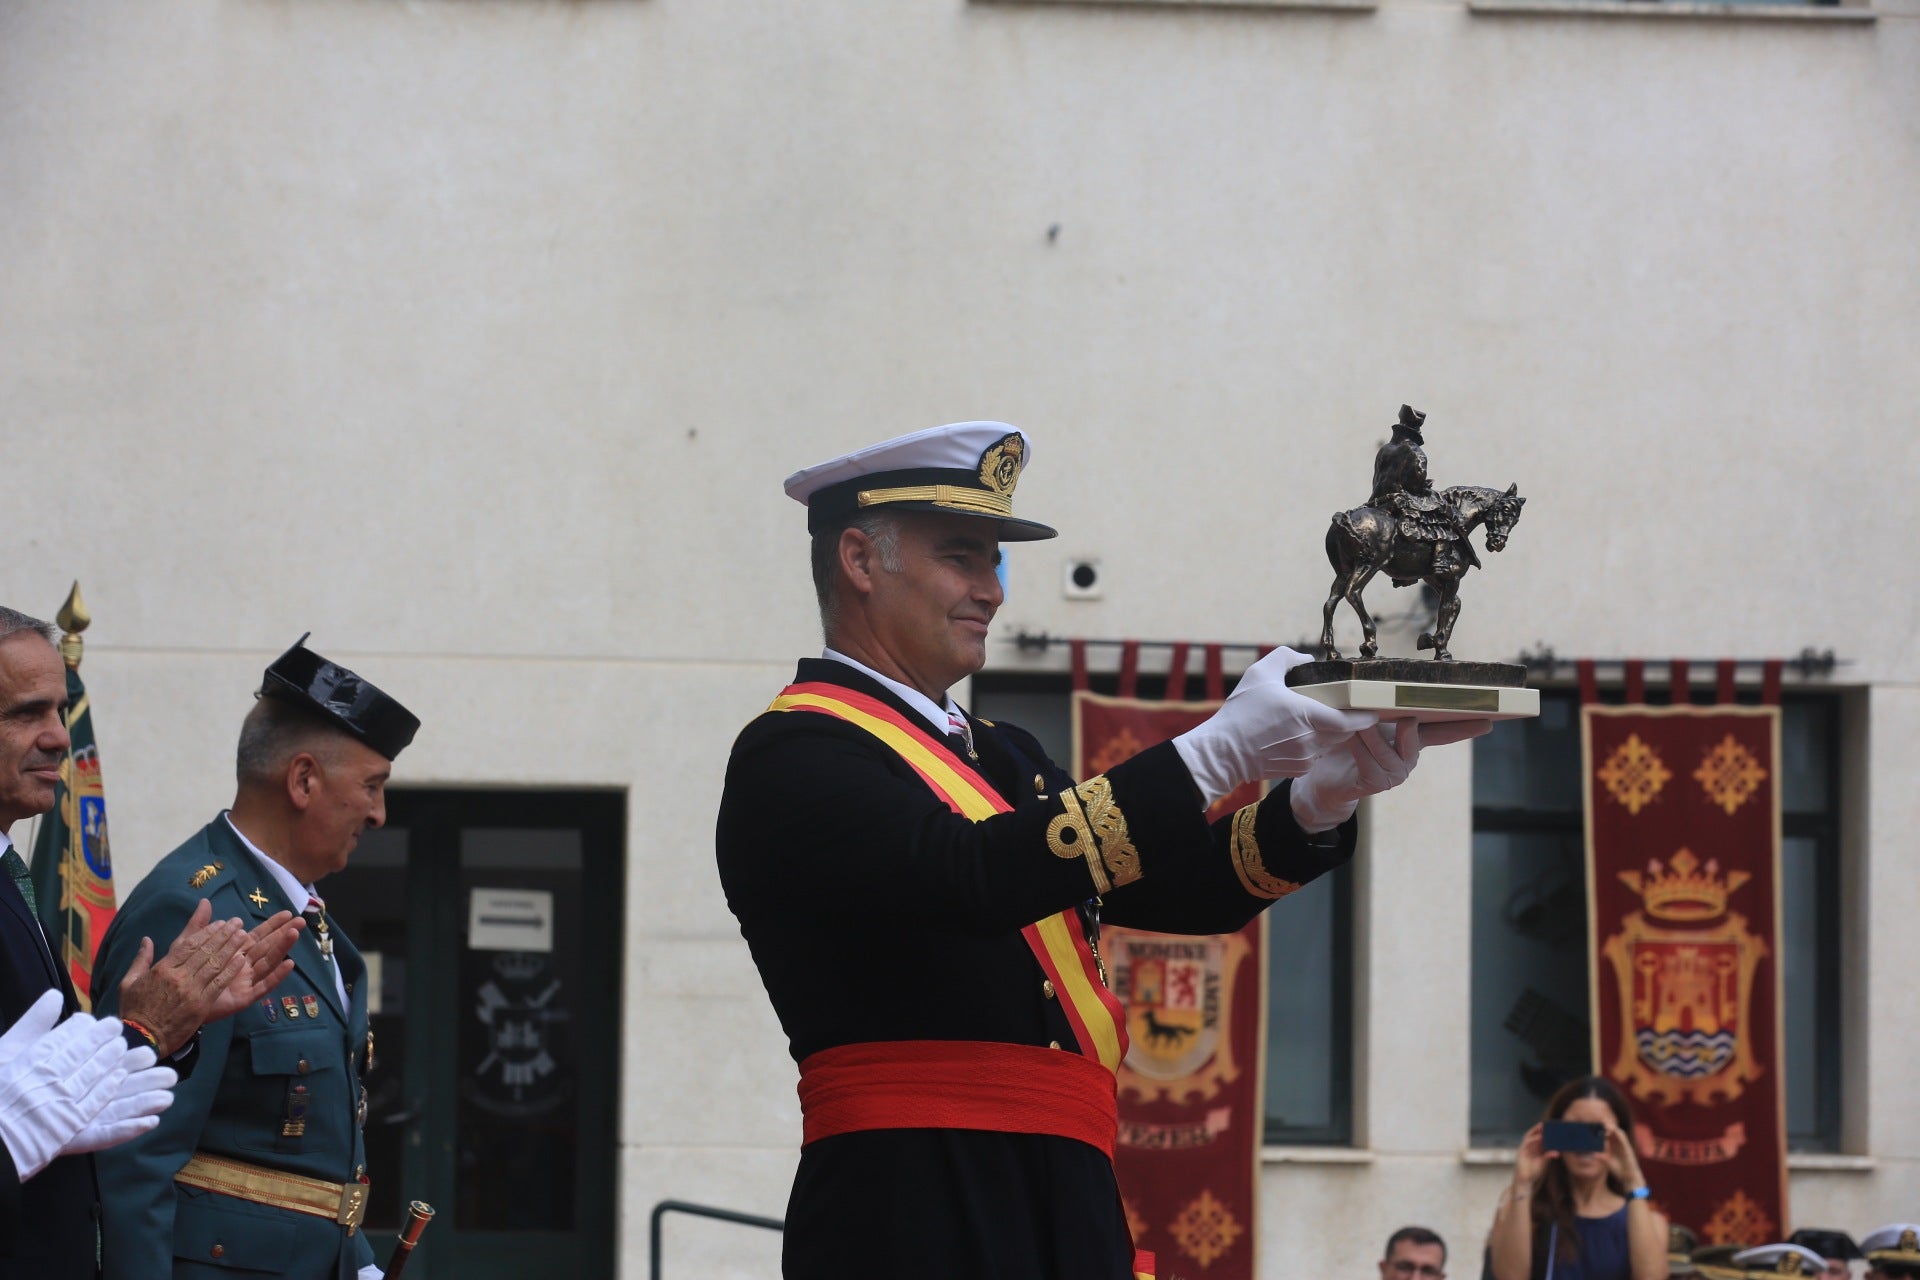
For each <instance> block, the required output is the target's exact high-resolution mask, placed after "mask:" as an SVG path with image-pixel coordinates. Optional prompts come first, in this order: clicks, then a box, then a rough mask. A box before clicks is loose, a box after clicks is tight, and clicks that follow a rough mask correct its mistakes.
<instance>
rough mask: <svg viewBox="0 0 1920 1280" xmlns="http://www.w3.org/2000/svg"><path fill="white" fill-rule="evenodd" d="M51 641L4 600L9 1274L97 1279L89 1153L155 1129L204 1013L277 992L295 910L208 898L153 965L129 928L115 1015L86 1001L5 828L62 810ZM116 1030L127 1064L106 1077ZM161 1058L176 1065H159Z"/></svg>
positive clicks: (1, 717)
mask: <svg viewBox="0 0 1920 1280" xmlns="http://www.w3.org/2000/svg"><path fill="white" fill-rule="evenodd" d="M56 638H57V633H56V632H55V630H54V628H53V627H52V626H51V625H50V624H48V623H46V622H42V621H41V620H40V619H38V618H33V617H29V616H28V615H27V614H24V613H21V612H20V611H19V610H17V609H9V608H7V607H5V606H3V605H0V869H4V870H5V871H6V873H7V874H5V875H4V876H0V1027H5V1028H7V1030H6V1034H5V1035H4V1036H0V1280H15V1278H16V1277H17V1278H19V1280H93V1277H94V1276H95V1275H96V1274H98V1267H97V1259H98V1256H99V1249H98V1244H97V1241H98V1237H99V1232H98V1210H97V1207H96V1206H97V1202H98V1197H97V1194H96V1190H95V1181H94V1160H93V1156H92V1154H91V1153H92V1152H96V1151H99V1150H101V1149H102V1148H105V1147H108V1146H112V1145H113V1144H115V1143H118V1142H125V1141H126V1140H128V1139H129V1138H132V1137H135V1136H136V1135H137V1134H139V1133H141V1132H143V1131H145V1130H146V1129H147V1128H148V1127H149V1123H148V1122H149V1121H150V1120H151V1118H152V1117H153V1116H154V1115H157V1114H158V1113H159V1112H160V1111H161V1110H162V1109H164V1107H165V1106H166V1104H167V1101H168V1099H169V1098H170V1096H171V1095H169V1094H168V1093H167V1092H166V1088H167V1086H168V1085H169V1084H170V1083H171V1082H172V1080H173V1077H174V1073H175V1072H178V1073H179V1074H180V1075H181V1076H183V1077H184V1076H186V1075H188V1074H190V1073H191V1072H192V1071H193V1068H194V1064H195V1063H196V1062H197V1061H198V1056H199V1055H198V1053H197V1051H196V1048H197V1044H198V1041H199V1033H200V1027H201V1024H202V1023H211V1022H215V1021H216V1020H218V1019H220V1018H224V1017H227V1016H228V1015H230V1014H232V1013H233V1012H234V1011H235V1010H237V1009H243V1008H246V1007H247V1006H249V1005H251V1004H252V1003H253V1002H254V1001H255V1000H258V999H260V998H261V997H263V996H265V995H267V993H268V992H270V991H271V990H272V989H273V986H274V984H275V983H277V982H279V981H280V979H281V978H282V977H283V976H285V974H286V973H287V972H288V971H289V970H290V969H292V967H293V964H292V962H291V961H289V960H288V959H286V955H287V951H288V949H289V948H291V947H292V946H293V943H294V939H295V937H296V936H297V935H298V934H299V932H300V925H299V924H298V922H296V921H294V920H292V919H291V918H290V917H289V916H288V915H287V914H285V913H282V914H280V915H278V916H276V917H273V918H270V919H268V920H267V921H265V922H264V923H262V924H260V925H258V926H256V927H255V928H254V930H253V931H252V932H251V933H249V932H247V931H246V930H243V929H242V928H241V927H240V926H239V924H238V923H237V922H235V921H232V920H227V919H221V920H218V921H214V920H211V919H210V917H209V916H208V914H207V913H206V910H205V909H204V908H203V910H202V911H201V912H200V913H198V914H195V915H194V916H192V917H191V918H190V919H188V920H187V922H186V923H187V926H188V927H187V928H185V929H178V928H176V929H175V931H173V932H168V933H157V934H155V935H153V936H154V938H156V939H158V940H159V941H160V942H162V943H165V942H166V941H167V940H168V939H172V945H171V946H169V947H167V949H166V952H165V954H164V955H162V956H160V958H159V959H158V961H157V962H156V961H154V956H155V955H156V954H158V952H157V951H156V950H155V948H154V946H153V944H152V943H150V942H147V941H145V940H144V939H138V938H136V939H135V940H134V942H135V953H136V955H135V959H134V962H133V963H132V965H131V967H130V968H129V969H128V971H127V973H126V976H125V979H124V981H123V982H122V983H121V986H120V990H119V991H118V992H117V993H116V995H117V1008H118V1011H119V1013H120V1015H121V1016H120V1017H119V1018H103V1019H100V1020H98V1021H97V1022H96V1021H95V1020H94V1019H92V1018H90V1017H88V1016H87V1015H86V1014H84V1013H82V1012H80V1004H79V1001H78V999H77V998H76V996H75V993H74V990H73V983H72V980H71V979H70V977H69V976H68V973H67V966H66V965H65V964H63V963H61V962H60V961H59V960H57V959H56V958H55V955H54V951H53V948H52V947H51V946H50V945H49V943H48V939H47V935H46V931H45V930H44V929H42V928H41V925H40V918H39V914H38V911H37V908H36V905H35V903H34V900H33V879H32V877H31V876H30V875H29V874H28V872H27V866H26V862H25V860H23V859H22V858H21V857H20V855H19V853H18V852H16V851H15V849H14V848H13V839H12V836H11V834H10V829H11V828H12V827H13V825H14V824H15V823H17V822H19V821H21V820H23V819H26V818H30V817H34V816H36V815H38V814H43V813H45V812H47V811H48V810H49V809H51V808H52V807H53V803H54V799H55V796H56V794H57V791H58V786H59V780H60V775H61V772H62V766H63V760H64V758H65V757H66V755H67V754H68V752H69V751H70V749H71V747H72V745H73V744H72V740H71V739H70V737H69V736H68V733H67V720H66V712H67V680H66V672H65V670H64V669H63V665H62V661H61V657H60V654H59V652H58V651H57V649H56V648H55V641H56ZM177 924H178V922H176V926H177ZM176 933H177V935H178V936H176ZM62 1018H64V1019H65V1020H64V1021H60V1020H61V1019H62ZM56 1023H57V1024H58V1025H56ZM116 1040H117V1041H119V1046H118V1048H119V1050H120V1051H121V1053H122V1058H121V1062H120V1064H119V1066H118V1067H113V1066H109V1067H108V1070H107V1073H106V1074H104V1075H102V1074H96V1072H97V1071H98V1070H99V1069H100V1068H101V1067H102V1066H103V1065H105V1064H103V1061H102V1059H101V1057H100V1055H101V1054H103V1053H104V1054H111V1053H112V1052H113V1051H114V1045H113V1043H112V1042H114V1041H116ZM156 1056H162V1057H164V1058H165V1059H166V1061H167V1065H166V1066H153V1065H151V1064H152V1062H153V1059H154V1058H155V1057H156ZM121 1068H124V1070H121ZM116 1071H118V1072H119V1074H120V1081H119V1084H118V1085H113V1084H112V1083H111V1081H112V1078H113V1075H114V1073H115V1072H116ZM123 1089H130V1090H131V1092H122V1090H123ZM89 1107H92V1108H93V1110H92V1111H91V1112H89V1111H88V1108H89Z"/></svg>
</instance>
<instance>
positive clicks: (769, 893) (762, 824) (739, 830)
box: [716, 711, 1208, 933]
mask: <svg viewBox="0 0 1920 1280" xmlns="http://www.w3.org/2000/svg"><path fill="white" fill-rule="evenodd" d="M716 834H717V847H718V854H719V863H720V875H721V882H722V884H723V885H724V887H725V889H726V892H727V897H728V900H729V903H730V905H732V906H733V908H734V910H735V913H736V914H739V913H740V912H741V909H742V907H743V906H744V905H746V904H748V903H752V902H755V900H758V902H759V903H760V904H778V903H781V902H787V903H792V902H798V901H804V902H807V903H809V904H820V903H826V904H829V905H830V907H831V909H832V910H833V911H835V912H836V913H842V914H845V915H847V916H849V917H856V916H859V915H861V914H864V913H872V912H888V911H912V912H915V913H917V914H918V915H920V916H921V917H923V918H925V919H926V920H927V921H928V922H929V923H930V924H937V925H940V926H942V927H946V928H952V929H957V930H961V931H970V932H979V933H1003V932H1005V931H1007V930H1009V929H1019V928H1023V927H1024V926H1026V925H1028V924H1031V923H1032V922H1033V921H1035V920H1039V919H1042V918H1044V917H1046V916H1049V915H1052V914H1053V913H1054V912H1057V911H1061V910H1064V909H1065V908H1067V907H1070V906H1073V905H1075V904H1077V903H1079V902H1083V901H1085V900H1086V899H1087V898H1088V897H1090V896H1092V895H1094V894H1096V893H1102V894H1103V893H1107V892H1110V891H1112V890H1113V889H1114V888H1115V887H1116V886H1120V885H1127V884H1133V883H1135V882H1140V883H1151V882H1152V881H1154V880H1155V879H1156V878H1160V879H1167V880H1170V881H1173V880H1182V879H1184V878H1185V872H1184V871H1183V870H1182V868H1181V864H1182V863H1183V862H1184V861H1186V860H1188V859H1191V858H1193V857H1195V856H1196V855H1204V854H1205V852H1206V850H1207V845H1208V836H1207V827H1206V821H1205V818H1204V815H1203V814H1202V813H1201V810H1200V807H1199V801H1198V799H1197V797H1196V795H1195V792H1194V790H1193V781H1192V779H1191V778H1190V777H1189V775H1188V773H1187V769H1186V765H1185V764H1184V763H1182V762H1181V760H1180V757H1179V755H1178V753H1177V752H1175V751H1174V749H1173V747H1172V746H1171V744H1163V745H1162V746H1159V747H1154V748H1152V749H1150V750H1148V751H1144V752H1142V753H1141V754H1139V755H1138V756H1135V757H1134V758H1133V759H1131V760H1129V761H1127V762H1126V763H1124V764H1121V765H1117V766H1115V767H1114V768H1113V769H1112V770H1110V771H1108V772H1107V773H1106V774H1104V775H1102V776H1101V777H1098V778H1092V779H1089V780H1088V781H1086V782H1083V783H1081V784H1079V785H1078V786H1077V787H1074V788H1071V789H1068V790H1064V791H1059V792H1056V793H1054V794H1051V795H1049V796H1048V797H1047V798H1046V799H1045V800H1036V801H1034V802H1029V803H1025V804H1022V805H1021V806H1020V807H1019V808H1018V809H1016V810H1014V811H1013V812H1010V813H1003V814H996V815H994V816H991V817H987V818H984V819H982V820H980V821H978V822H975V821H972V820H970V819H968V818H965V817H962V816H961V815H960V814H958V813H955V812H954V811H953V809H952V808H951V807H949V806H948V805H947V803H946V802H945V801H943V800H942V799H941V798H940V797H938V796H937V795H935V794H934V793H933V791H932V790H930V789H929V787H928V786H927V784H926V783H925V782H923V781H922V780H921V779H920V778H919V776H918V775H916V774H915V773H914V772H913V771H912V769H911V768H910V767H909V766H908V765H907V764H906V763H905V761H903V760H901V759H900V757H899V756H898V755H896V754H895V753H894V752H893V751H892V750H891V749H889V748H887V747H885V746H884V745H882V744H881V743H880V742H879V741H878V740H877V739H875V738H874V737H872V736H871V735H870V734H868V733H867V732H866V731H865V730H863V729H860V728H858V727H855V726H853V725H849V724H846V723H844V722H842V721H839V720H835V719H833V718H831V717H828V716H823V715H815V714H812V713H810V712H802V711H795V712H775V713H770V714H768V715H766V716H763V717H761V718H760V719H759V720H757V721H755V722H754V723H753V724H752V725H749V726H748V728H747V730H746V731H745V732H744V733H743V734H742V735H741V737H740V740H739V741H738V742H737V743H736V744H735V746H734V751H733V756H732V758H731V759H730V760H729V762H728V766H727V780H726V789H725V792H724V794H723V796H722V798H721V804H720V819H719V825H718V830H717V833H716Z"/></svg>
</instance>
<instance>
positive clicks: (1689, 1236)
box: [1667, 1222, 1700, 1276]
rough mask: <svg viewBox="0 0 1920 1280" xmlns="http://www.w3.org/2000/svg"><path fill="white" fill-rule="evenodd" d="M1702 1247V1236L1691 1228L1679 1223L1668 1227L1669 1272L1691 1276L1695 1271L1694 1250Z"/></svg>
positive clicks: (1674, 1274)
mask: <svg viewBox="0 0 1920 1280" xmlns="http://www.w3.org/2000/svg"><path fill="white" fill-rule="evenodd" d="M1699 1247H1700V1237H1699V1236H1697V1235H1695V1234H1694V1233H1693V1231H1692V1229H1691V1228H1689V1227H1683V1226H1681V1225H1680V1224H1679V1223H1677V1222H1675V1223H1672V1224H1671V1225H1669V1226H1668V1227H1667V1274H1668V1275H1671V1276H1690V1275H1692V1274H1693V1273H1694V1272H1693V1251H1694V1250H1695V1249H1697V1248H1699Z"/></svg>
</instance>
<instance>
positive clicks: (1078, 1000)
mask: <svg viewBox="0 0 1920 1280" xmlns="http://www.w3.org/2000/svg"><path fill="white" fill-rule="evenodd" d="M767 710H769V711H814V712H818V713H820V714H822V715H830V716H834V717H836V718H837V719H841V720H845V721H846V722H847V723H849V724H854V725H858V726H859V727H860V728H862V729H865V730H866V731H867V732H868V733H871V734H872V735H873V736H874V737H876V738H878V739H879V740H880V741H881V742H883V743H885V744H886V745H887V746H888V747H889V748H891V749H892V750H893V751H894V752H895V753H896V754H898V755H899V756H900V758H901V759H903V760H905V761H906V762H907V763H908V764H909V765H911V766H912V767H913V771H914V772H915V773H917V774H919V775H920V778H921V780H922V781H924V782H925V783H926V784H927V786H928V787H930V788H932V790H933V793H934V794H935V795H937V796H939V797H940V798H941V799H942V800H943V801H945V802H946V803H947V805H948V806H949V807H951V808H952V809H953V811H954V812H955V813H957V814H959V815H961V816H962V817H964V818H970V819H972V820H973V821H975V822H978V821H980V820H981V819H982V818H989V817H992V816H993V815H994V814H996V813H1007V812H1010V811H1011V809H1012V806H1011V805H1009V804H1008V803H1007V802H1006V801H1004V800H1002V799H1001V798H1000V795H999V793H998V792H996V791H995V790H994V789H993V787H992V785H991V784H990V783H988V782H987V780H986V779H984V778H982V777H981V776H980V775H979V774H978V773H976V772H975V771H974V770H973V769H972V768H971V767H970V766H968V765H967V764H965V763H963V762H962V761H961V760H960V758H959V757H958V756H956V755H954V754H953V752H952V751H951V750H950V749H949V748H948V747H947V744H946V743H945V742H944V741H942V740H941V739H939V738H936V737H935V736H934V735H933V734H931V733H929V732H928V731H927V729H926V726H925V725H924V724H922V723H920V722H919V721H917V720H914V719H910V718H909V717H907V716H905V715H903V714H901V713H900V712H899V711H897V710H895V709H894V708H893V707H890V706H888V705H887V704H886V703H884V702H882V701H880V700H879V699H878V698H873V697H869V696H868V695H866V694H863V693H857V692H855V691H854V690H852V689H845V688H842V687H841V686H839V685H836V684H825V683H809V684H795V685H788V686H787V688H786V689H785V690H783V691H782V692H781V694H780V696H779V697H777V698H775V699H774V700H773V703H772V705H771V706H769V707H768V708H767ZM1020 933H1021V936H1023V937H1024V938H1026V940H1027V946H1029V947H1030V948H1032V950H1033V954H1034V958H1035V959H1037V960H1038V961H1039V962H1040V967H1041V968H1042V969H1044V970H1045V971H1046V974H1047V978H1048V980H1049V981H1051V982H1052V983H1053V989H1054V993H1055V994H1056V995H1057V996H1059V998H1060V1007H1061V1010H1062V1012H1064V1013H1065V1014H1066V1015H1067V1023H1068V1025H1069V1026H1071V1027H1072V1028H1073V1034H1074V1038H1075V1039H1077V1040H1078V1041H1079V1042H1080V1054H1079V1055H1075V1056H1073V1057H1067V1056H1066V1055H1063V1054H1057V1053H1053V1052H1051V1051H1049V1050H1045V1049H1036V1048H1033V1047H1031V1046H1027V1045H1011V1044H1009V1045H992V1044H980V1043H973V1042H946V1041H909V1042H902V1043H898V1044H891V1045H885V1046H881V1045H842V1046H839V1047H838V1048H833V1049H825V1050H822V1051H821V1052H819V1053H815V1054H811V1055H809V1056H808V1058H807V1060H806V1061H805V1062H802V1063H801V1064H800V1100H801V1110H802V1112H803V1113H804V1116H805V1125H806V1134H805V1141H807V1142H812V1141H814V1140H815V1139H816V1138H820V1137H827V1136H831V1135H833V1134H836V1133H850V1132H857V1131H859V1130H862V1129H884V1128H925V1127H934V1128H956V1127H957V1128H977V1129H991V1130H997V1131H1003V1132H1019V1133H1054V1134H1059V1135H1061V1136H1063V1137H1070V1138H1078V1139H1080V1140H1081V1141H1083V1142H1087V1143H1089V1144H1090V1145H1092V1146H1095V1147H1098V1148H1099V1149H1100V1150H1102V1151H1105V1152H1106V1153H1107V1156H1108V1158H1109V1159H1111V1158H1112V1156H1113V1144H1114V1138H1115V1136H1116V1133H1117V1130H1118V1128H1119V1114H1118V1111H1117V1109H1116V1103H1115V1100H1114V1094H1113V1092H1112V1089H1111V1084H1112V1080H1113V1077H1114V1074H1115V1073H1116V1072H1117V1071H1118V1070H1119V1068H1120V1060H1121V1059H1122V1058H1124V1057H1126V1055H1127V1019H1126V1012H1125V1010H1124V1009H1122V1008H1121V1006H1120V1002H1119V1001H1118V1000H1116V999H1114V997H1113V993H1112V992H1110V991H1108V990H1107V986H1106V984H1105V983H1104V982H1102V981H1101V980H1100V972H1099V969H1098V967H1097V966H1096V965H1095V963H1094V958H1093V949H1092V948H1091V947H1090V946H1089V945H1088V943H1087V937H1086V933H1085V932H1084V931H1083V930H1082V929H1081V927H1080V921H1079V918H1078V915H1077V913H1076V912H1074V911H1072V910H1067V911H1061V912H1057V913H1056V914H1054V915H1050V916H1048V917H1047V918H1046V919H1044V920H1040V921H1036V922H1035V923H1033V924H1030V925H1028V926H1027V927H1026V928H1024V929H1022V930H1021V931H1020ZM1082 1055H1084V1056H1082ZM1096 1063H1097V1064H1098V1065H1097V1066H1096V1065H1094V1064H1096ZM903 1069H904V1070H905V1071H906V1072H907V1074H906V1075H905V1076H902V1075H901V1074H900V1073H901V1071H902V1070H903ZM1089 1077H1091V1078H1089ZM943 1082H944V1085H945V1086H946V1087H941V1086H942V1083H943ZM929 1084H932V1085H933V1086H934V1087H933V1088H932V1090H931V1092H930V1090H929ZM1010 1104H1011V1105H1010ZM1133 1274H1134V1280H1154V1256H1153V1255H1152V1254H1151V1253H1147V1252H1144V1251H1140V1252H1136V1253H1135V1254H1134V1260H1133Z"/></svg>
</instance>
